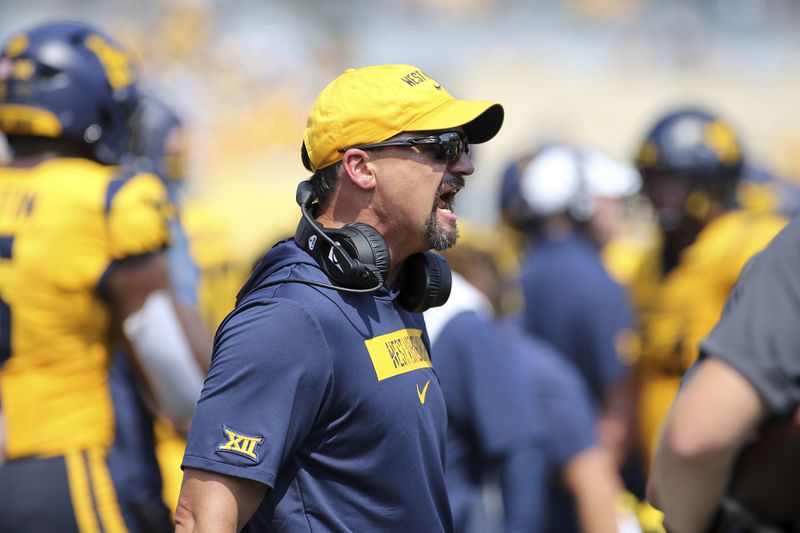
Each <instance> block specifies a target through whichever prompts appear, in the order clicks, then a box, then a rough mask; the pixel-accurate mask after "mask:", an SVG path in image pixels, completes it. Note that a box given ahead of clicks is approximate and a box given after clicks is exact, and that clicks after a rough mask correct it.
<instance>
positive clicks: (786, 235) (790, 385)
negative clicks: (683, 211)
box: [700, 220, 800, 416]
mask: <svg viewBox="0 0 800 533" xmlns="http://www.w3.org/2000/svg"><path fill="white" fill-rule="evenodd" d="M700 348H701V351H702V353H701V355H700V359H701V360H702V359H703V358H705V357H708V356H714V357H717V358H719V359H721V360H723V361H725V362H726V363H728V364H730V365H731V366H733V367H734V368H735V369H737V370H738V371H739V372H740V373H741V374H742V375H743V376H744V377H745V378H746V379H747V380H748V381H749V382H750V383H751V384H752V385H753V387H754V388H755V389H756V391H758V393H759V394H760V395H761V397H762V398H763V399H764V401H765V402H766V403H767V405H768V406H769V408H770V410H771V411H772V413H773V415H775V416H782V415H787V414H789V413H791V412H792V411H793V410H794V409H795V408H797V406H798V405H800V221H798V220H795V221H794V222H792V223H791V224H789V225H788V226H787V227H786V228H784V229H783V230H782V231H781V232H780V233H779V234H778V235H777V236H776V237H775V239H774V240H773V241H772V242H771V243H770V244H769V246H767V248H766V249H765V250H764V251H762V252H761V253H759V254H757V255H755V256H754V257H753V258H752V259H751V260H750V262H749V263H748V264H747V266H746V267H745V268H744V270H743V271H742V274H741V275H740V276H739V280H738V281H737V283H736V286H735V287H734V288H733V290H732V291H731V293H730V295H729V296H728V300H727V301H726V303H725V309H724V311H723V314H722V318H721V319H720V321H719V322H718V323H717V325H716V326H715V327H714V329H713V330H712V332H711V334H710V335H709V337H708V338H707V339H706V340H705V342H703V343H702V344H701V346H700Z"/></svg>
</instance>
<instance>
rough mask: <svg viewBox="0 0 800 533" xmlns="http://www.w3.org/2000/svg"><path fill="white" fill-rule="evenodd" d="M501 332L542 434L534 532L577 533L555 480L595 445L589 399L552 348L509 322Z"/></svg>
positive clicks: (569, 502)
mask: <svg viewBox="0 0 800 533" xmlns="http://www.w3.org/2000/svg"><path fill="white" fill-rule="evenodd" d="M501 331H502V334H503V338H504V339H505V342H507V343H508V345H509V354H511V355H512V356H513V358H514V360H515V368H516V371H517V373H518V375H519V376H520V378H521V379H522V380H523V381H524V382H525V383H526V385H527V386H526V387H525V389H524V390H525V391H526V393H527V398H526V401H527V402H529V403H530V404H533V405H536V406H537V412H538V413H540V415H541V417H542V421H541V423H542V424H543V425H544V426H545V427H546V428H547V432H546V433H545V436H546V444H545V446H544V453H545V456H546V459H545V460H546V474H547V478H548V480H549V483H548V487H547V489H546V491H547V492H546V493H547V495H546V496H545V502H546V503H545V505H544V508H545V509H546V514H545V515H544V516H542V517H541V518H540V521H541V522H543V523H544V525H543V526H542V528H541V529H540V531H548V532H553V533H569V532H576V533H577V532H579V531H580V527H579V524H578V520H577V514H576V509H575V502H574V499H573V498H572V495H571V494H569V493H568V492H567V491H566V490H565V489H564V487H563V486H562V485H561V483H560V482H559V481H558V476H559V474H560V473H561V471H562V470H563V469H564V468H565V467H566V466H567V465H568V464H569V462H570V461H571V460H573V459H574V458H575V457H576V456H577V455H578V454H580V453H581V452H583V451H585V450H587V449H588V448H590V447H592V446H595V445H597V434H596V432H595V424H596V422H597V410H596V408H595V406H594V401H593V399H592V397H591V393H590V392H589V389H588V388H587V386H586V384H585V383H584V382H583V379H582V378H581V376H580V374H579V373H578V371H577V370H576V369H575V367H574V366H573V365H572V364H571V363H570V362H569V361H566V360H565V359H564V357H563V356H562V355H561V354H560V353H558V352H557V351H556V350H555V349H554V348H553V347H552V346H550V345H549V344H547V343H546V342H543V341H541V340H540V339H537V338H536V337H534V336H532V335H529V334H527V333H526V332H524V331H523V330H522V329H521V328H520V327H519V325H518V323H515V322H514V323H512V322H510V321H509V322H504V323H502V324H501Z"/></svg>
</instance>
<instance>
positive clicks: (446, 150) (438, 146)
mask: <svg viewBox="0 0 800 533" xmlns="http://www.w3.org/2000/svg"><path fill="white" fill-rule="evenodd" d="M389 146H419V147H422V148H434V149H435V150H436V153H435V156H436V159H439V160H441V161H449V162H451V163H452V162H455V161H458V160H459V158H461V154H462V153H463V154H467V155H469V141H468V140H467V138H466V136H464V135H463V134H462V133H459V132H457V131H446V132H444V133H439V134H437V135H428V136H425V137H415V138H413V139H402V140H397V141H383V142H378V143H371V144H359V145H357V146H350V147H349V148H340V149H339V153H340V154H343V153H344V152H346V151H347V150H349V149H350V148H357V149H359V150H374V149H376V148H386V147H389Z"/></svg>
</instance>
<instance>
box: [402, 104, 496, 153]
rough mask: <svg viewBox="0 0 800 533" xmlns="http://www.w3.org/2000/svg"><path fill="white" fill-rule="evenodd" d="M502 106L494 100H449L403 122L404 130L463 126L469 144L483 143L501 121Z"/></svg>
mask: <svg viewBox="0 0 800 533" xmlns="http://www.w3.org/2000/svg"><path fill="white" fill-rule="evenodd" d="M503 116H504V112H503V106H501V105H500V104H498V103H495V102H480V101H474V100H450V101H449V102H447V103H445V104H443V105H441V106H439V107H437V108H436V109H435V110H433V111H432V112H430V113H428V114H426V115H425V116H423V117H420V118H418V119H417V120H415V121H413V122H412V123H411V124H408V125H407V126H406V128H405V129H406V131H431V130H446V129H451V128H463V129H464V133H466V134H467V138H468V139H469V142H470V144H479V143H484V142H486V141H488V140H489V139H491V138H492V137H494V136H495V135H497V132H498V131H500V127H501V126H502V125H503Z"/></svg>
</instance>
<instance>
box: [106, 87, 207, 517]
mask: <svg viewBox="0 0 800 533" xmlns="http://www.w3.org/2000/svg"><path fill="white" fill-rule="evenodd" d="M185 145H186V135H185V133H184V128H183V123H182V121H181V120H180V118H179V117H178V116H177V114H175V112H174V111H172V109H170V108H169V107H168V106H167V105H166V104H165V103H164V102H162V101H161V100H159V99H158V98H156V97H155V96H153V95H152V94H148V93H146V92H142V91H140V92H139V95H138V98H137V107H136V110H135V111H134V113H133V114H132V119H131V136H130V140H129V146H128V148H127V151H126V153H125V154H124V157H123V168H124V169H125V170H123V172H130V171H133V172H139V171H141V172H150V173H152V174H155V175H156V176H158V177H159V178H161V180H162V182H163V183H164V185H165V187H166V188H167V191H168V194H169V202H170V205H171V206H172V208H173V209H174V213H173V215H174V216H173V217H172V218H171V220H170V241H171V244H170V247H169V249H168V250H167V251H166V257H167V263H168V267H169V276H170V280H171V282H172V286H173V287H174V290H175V292H176V296H177V297H178V299H179V300H180V302H181V303H182V304H183V305H184V307H185V308H186V312H187V313H188V312H195V308H196V305H197V283H198V268H197V266H196V265H195V263H194V261H193V259H192V257H191V255H190V250H189V242H188V239H187V237H186V233H185V230H184V229H183V225H182V220H181V211H180V207H181V200H182V196H183V195H182V187H183V183H184V167H185V165H184V157H185V153H186V149H185ZM199 321H200V319H199V316H198V317H197V318H196V319H195V323H199ZM201 335H205V336H206V337H207V339H208V344H209V348H208V349H209V350H210V342H211V339H210V335H209V334H208V333H207V332H202V331H199V332H197V336H198V337H200V336H201ZM122 352H123V351H122V350H120V351H118V353H117V354H116V356H115V357H114V361H113V364H112V368H111V392H112V398H113V401H114V408H115V414H116V422H117V424H116V428H115V437H114V445H113V447H112V448H111V450H110V452H109V459H108V461H109V465H110V466H111V473H112V476H113V480H114V484H115V486H116V487H117V488H118V489H117V492H118V498H119V500H120V501H121V502H123V503H124V505H122V509H123V512H127V513H129V514H130V516H126V522H127V523H128V524H129V528H131V529H132V530H134V531H146V532H158V531H170V530H171V529H172V520H171V516H170V509H174V507H175V504H176V502H177V494H178V491H179V490H180V458H181V454H182V452H183V448H184V446H185V443H184V440H183V438H182V437H180V433H185V431H186V427H180V428H175V427H173V425H172V424H171V423H170V422H169V421H168V420H167V419H165V418H163V417H156V416H155V414H154V413H153V412H152V410H151V409H150V408H149V407H148V406H147V402H146V400H145V398H144V396H143V395H142V393H141V392H140V390H139V389H140V387H139V384H138V381H137V379H136V373H135V370H134V368H133V366H132V365H131V363H130V360H129V358H128V357H127V356H126V354H124V353H122ZM157 457H159V458H161V459H162V460H161V461H159V460H158V459H157ZM170 457H171V458H170ZM159 465H160V467H159ZM165 501H166V504H165ZM131 524H136V527H135V528H134V527H133V526H131Z"/></svg>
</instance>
